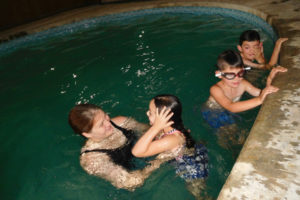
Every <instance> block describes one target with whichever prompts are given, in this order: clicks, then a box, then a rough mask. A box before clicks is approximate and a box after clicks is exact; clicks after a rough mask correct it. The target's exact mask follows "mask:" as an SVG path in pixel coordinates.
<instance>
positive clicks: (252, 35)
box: [239, 30, 260, 46]
mask: <svg viewBox="0 0 300 200" xmlns="http://www.w3.org/2000/svg"><path fill="white" fill-rule="evenodd" d="M255 41H257V42H260V36H259V33H258V32H257V31H255V30H247V31H244V32H243V33H242V34H241V36H240V41H239V45H240V46H242V45H243V43H244V42H255Z"/></svg>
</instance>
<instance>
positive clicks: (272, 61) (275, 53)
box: [266, 38, 288, 69]
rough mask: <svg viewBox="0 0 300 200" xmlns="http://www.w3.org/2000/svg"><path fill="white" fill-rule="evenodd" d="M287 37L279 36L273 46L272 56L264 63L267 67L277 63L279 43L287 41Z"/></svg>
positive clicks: (269, 67)
mask: <svg viewBox="0 0 300 200" xmlns="http://www.w3.org/2000/svg"><path fill="white" fill-rule="evenodd" d="M287 40H288V38H279V39H278V40H277V41H276V43H275V47H274V50H273V53H272V56H271V58H270V61H269V63H268V64H267V65H266V68H267V69H271V68H272V67H273V66H274V65H275V64H277V62H278V57H279V52H280V49H281V45H282V43H284V42H285V41H287Z"/></svg>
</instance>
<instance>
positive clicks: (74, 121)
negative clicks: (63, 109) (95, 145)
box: [69, 104, 101, 135]
mask: <svg viewBox="0 0 300 200" xmlns="http://www.w3.org/2000/svg"><path fill="white" fill-rule="evenodd" d="M99 110H101V108H100V107H99V106H96V105H94V104H79V105H76V106H74V107H73V108H72V109H71V111H70V112H69V124H70V126H71V127H72V129H73V131H74V132H75V133H77V134H79V135H82V133H83V132H86V133H89V132H90V131H91V129H92V128H93V125H94V118H95V115H96V113H97V111H99Z"/></svg>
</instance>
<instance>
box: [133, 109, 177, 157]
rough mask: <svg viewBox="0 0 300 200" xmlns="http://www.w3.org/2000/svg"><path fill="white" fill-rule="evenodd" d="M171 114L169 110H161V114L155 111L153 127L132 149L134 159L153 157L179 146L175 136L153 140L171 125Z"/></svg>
mask: <svg viewBox="0 0 300 200" xmlns="http://www.w3.org/2000/svg"><path fill="white" fill-rule="evenodd" d="M172 115H173V113H170V109H166V108H163V109H162V110H161V112H160V113H159V112H158V109H156V112H155V120H154V123H153V126H151V127H150V129H149V130H148V131H147V132H146V133H145V134H144V135H143V136H142V137H141V138H140V139H139V140H138V141H137V143H136V144H135V145H134V147H133V149H132V154H133V155H134V156H136V157H148V156H153V155H156V154H159V153H162V152H165V151H168V150H171V149H173V148H175V147H176V146H178V145H179V144H180V140H179V139H178V137H177V136H176V135H169V136H166V137H164V138H162V139H159V140H154V138H155V136H156V135H157V134H159V133H160V132H161V131H162V130H163V129H164V128H166V127H169V126H171V125H172V124H173V122H172V121H169V119H170V118H171V117H172Z"/></svg>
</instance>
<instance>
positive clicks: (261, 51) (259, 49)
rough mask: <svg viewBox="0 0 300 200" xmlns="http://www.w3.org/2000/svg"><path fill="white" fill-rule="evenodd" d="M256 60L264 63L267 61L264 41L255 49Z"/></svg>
mask: <svg viewBox="0 0 300 200" xmlns="http://www.w3.org/2000/svg"><path fill="white" fill-rule="evenodd" d="M255 60H256V61H257V62H258V63H260V64H263V63H265V56H264V47H263V43H262V42H261V43H260V45H259V46H258V47H257V48H256V49H255Z"/></svg>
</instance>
